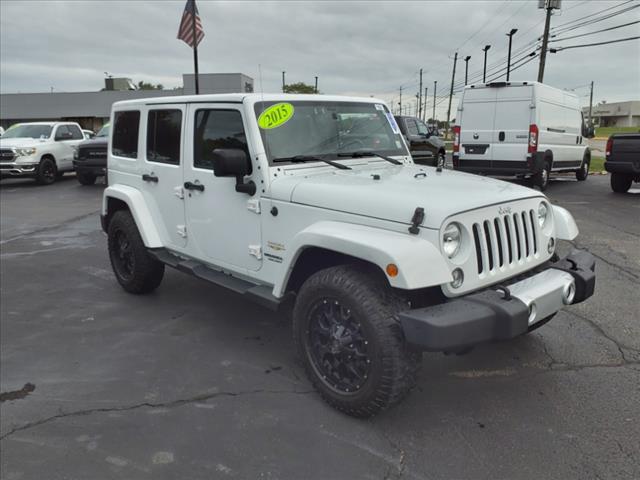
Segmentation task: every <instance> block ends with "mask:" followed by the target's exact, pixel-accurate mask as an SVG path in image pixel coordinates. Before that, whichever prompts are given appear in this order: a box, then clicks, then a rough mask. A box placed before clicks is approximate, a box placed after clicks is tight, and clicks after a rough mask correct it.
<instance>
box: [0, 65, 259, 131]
mask: <svg viewBox="0 0 640 480" xmlns="http://www.w3.org/2000/svg"><path fill="white" fill-rule="evenodd" d="M182 80H183V85H184V86H183V88H176V89H172V90H134V89H133V88H134V86H133V83H132V82H131V80H130V79H128V78H106V79H105V88H104V89H103V90H101V91H97V92H72V93H61V92H53V93H6V94H1V95H0V125H1V126H2V127H4V128H5V129H6V128H8V127H10V126H11V125H13V124H14V123H20V122H36V121H49V120H63V121H72V122H78V123H79V124H80V125H82V128H88V129H90V130H94V131H97V130H99V129H100V128H101V127H102V125H104V124H105V123H106V122H108V121H109V115H110V113H111V105H113V103H114V102H119V101H121V100H134V99H139V98H152V97H170V96H176V95H192V94H194V93H195V79H194V75H193V74H185V75H183V76H182ZM199 86H200V93H201V94H214V93H242V92H247V93H249V92H253V79H252V78H251V77H249V76H247V75H244V74H242V73H208V74H200V76H199Z"/></svg>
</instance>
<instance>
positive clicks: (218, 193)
mask: <svg viewBox="0 0 640 480" xmlns="http://www.w3.org/2000/svg"><path fill="white" fill-rule="evenodd" d="M188 115H189V119H188V121H189V124H190V127H189V128H188V131H189V132H192V134H191V135H190V138H187V139H185V140H186V141H185V160H186V162H185V167H184V182H185V184H184V187H185V190H184V193H185V206H186V214H187V232H188V236H189V237H188V238H189V240H188V246H187V250H188V252H187V253H188V254H189V255H191V256H193V257H195V258H198V259H206V261H207V262H208V263H211V264H214V265H217V266H220V267H222V268H229V269H232V270H248V271H249V270H250V271H255V270H258V269H259V268H260V267H261V265H262V261H261V259H262V253H261V250H260V245H261V235H260V215H259V213H258V212H259V209H258V208H257V207H258V203H257V202H258V199H257V198H255V196H254V197H250V196H249V195H247V194H246V193H238V192H236V190H235V186H236V179H235V178H233V177H216V176H215V175H214V174H213V159H212V153H213V150H214V149H216V148H236V149H242V150H244V151H245V152H246V153H247V155H249V158H255V152H252V151H251V148H250V147H249V144H250V143H251V142H248V141H247V134H246V128H245V123H244V122H245V120H244V119H243V114H242V110H241V108H240V106H239V105H237V104H229V105H224V104H193V105H190V106H189V111H188ZM254 169H255V166H254ZM256 182H257V183H259V181H257V180H256Z"/></svg>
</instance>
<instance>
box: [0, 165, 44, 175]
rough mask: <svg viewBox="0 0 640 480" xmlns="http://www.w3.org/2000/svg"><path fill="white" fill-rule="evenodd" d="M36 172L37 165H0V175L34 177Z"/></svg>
mask: <svg viewBox="0 0 640 480" xmlns="http://www.w3.org/2000/svg"><path fill="white" fill-rule="evenodd" d="M37 170H38V164H37V163H16V162H12V163H0V175H2V176H3V177H4V176H12V177H21V176H30V175H35V174H36V173H37Z"/></svg>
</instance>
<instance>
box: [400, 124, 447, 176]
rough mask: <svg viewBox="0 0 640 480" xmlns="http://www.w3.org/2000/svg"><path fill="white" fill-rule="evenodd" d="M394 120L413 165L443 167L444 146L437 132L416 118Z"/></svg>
mask: <svg viewBox="0 0 640 480" xmlns="http://www.w3.org/2000/svg"><path fill="white" fill-rule="evenodd" d="M395 119H396V122H397V123H398V126H399V127H400V131H401V132H402V135H403V136H404V138H405V140H406V142H407V145H409V150H410V151H411V156H412V157H413V161H414V162H415V163H419V164H422V165H431V166H433V167H436V166H438V165H441V166H442V165H444V162H445V155H446V150H445V144H444V141H443V140H442V139H441V138H440V137H439V136H438V131H437V130H435V129H433V128H430V127H428V126H427V125H426V124H425V123H424V122H423V121H422V120H420V119H419V118H417V117H407V116H403V115H396V117H395Z"/></svg>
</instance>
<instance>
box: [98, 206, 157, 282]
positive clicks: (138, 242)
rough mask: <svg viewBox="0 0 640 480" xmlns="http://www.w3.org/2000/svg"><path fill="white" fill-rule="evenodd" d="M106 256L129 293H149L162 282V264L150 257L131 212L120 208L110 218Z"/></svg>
mask: <svg viewBox="0 0 640 480" xmlns="http://www.w3.org/2000/svg"><path fill="white" fill-rule="evenodd" d="M107 236H108V248H109V259H110V260H111V267H112V268H113V273H114V274H115V276H116V279H117V280H118V283H120V285H121V286H122V288H124V289H125V290H126V291H127V292H129V293H149V292H152V291H154V290H155V289H156V288H158V286H159V285H160V282H162V277H163V276H164V264H163V263H161V262H159V261H158V260H156V259H155V258H153V257H152V256H151V255H149V253H148V252H147V248H146V247H145V245H144V242H143V241H142V238H141V237H140V232H138V227H137V226H136V222H135V221H134V219H133V217H132V216H131V213H129V212H128V211H126V210H119V211H117V212H116V213H115V214H114V215H113V218H112V219H111V221H110V222H109V228H108V234H107Z"/></svg>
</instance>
